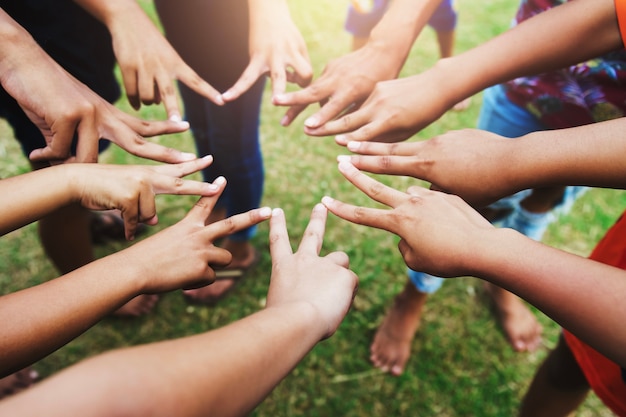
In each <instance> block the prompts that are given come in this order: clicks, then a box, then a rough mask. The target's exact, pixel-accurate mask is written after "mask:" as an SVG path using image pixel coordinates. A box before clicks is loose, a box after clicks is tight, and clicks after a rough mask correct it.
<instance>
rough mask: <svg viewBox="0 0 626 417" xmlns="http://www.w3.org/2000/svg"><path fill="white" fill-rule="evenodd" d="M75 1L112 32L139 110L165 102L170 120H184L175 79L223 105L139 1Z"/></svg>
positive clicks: (128, 89)
mask: <svg viewBox="0 0 626 417" xmlns="http://www.w3.org/2000/svg"><path fill="white" fill-rule="evenodd" d="M74 1H75V2H76V3H78V4H79V5H80V6H81V7H83V8H84V9H85V10H87V11H88V12H89V13H90V14H92V15H93V16H94V17H95V18H96V19H98V20H100V21H101V22H102V23H104V24H105V25H106V26H107V28H108V29H109V32H110V33H111V37H112V38H113V50H114V52H115V57H116V58H117V61H118V63H119V65H120V69H121V72H122V78H123V80H124V87H125V90H126V95H127V96H128V100H129V101H130V103H131V105H132V106H133V107H134V108H135V109H136V110H138V109H139V107H140V106H141V103H143V104H154V103H156V104H158V103H161V102H163V106H164V107H165V110H166V111H167V115H168V118H169V119H170V120H174V121H179V120H181V111H180V108H179V105H178V96H177V95H176V87H175V85H174V81H175V80H180V81H181V82H182V83H183V84H185V85H186V86H188V87H189V88H190V89H192V90H194V91H195V92H197V93H198V94H200V95H202V96H204V97H206V98H207V99H209V100H211V101H212V102H213V103H215V104H223V100H222V98H221V96H220V93H219V92H218V91H217V90H215V89H214V88H213V87H212V86H211V85H209V84H208V83H207V82H206V81H204V80H203V79H202V78H200V76H199V75H198V74H197V73H196V72H195V71H194V70H192V69H191V67H189V66H188V65H187V64H185V62H184V61H183V60H182V58H181V57H180V56H179V55H178V53H177V52H176V51H175V50H174V48H173V47H172V46H171V45H170V44H169V42H168V41H167V40H166V39H165V37H164V36H163V35H162V34H161V32H160V31H159V30H158V28H157V27H156V26H155V25H154V23H153V22H152V21H151V20H150V18H149V17H148V16H147V15H146V13H145V12H144V11H143V10H142V9H141V7H140V6H139V4H138V3H137V1H136V0H107V1H100V0H74Z"/></svg>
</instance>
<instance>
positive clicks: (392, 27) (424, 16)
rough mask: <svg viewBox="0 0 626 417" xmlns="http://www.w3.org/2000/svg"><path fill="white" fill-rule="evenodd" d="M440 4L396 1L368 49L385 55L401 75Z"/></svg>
mask: <svg viewBox="0 0 626 417" xmlns="http://www.w3.org/2000/svg"><path fill="white" fill-rule="evenodd" d="M440 3H441V0H420V1H415V0H393V1H392V2H391V4H390V6H389V9H388V10H387V11H386V12H385V14H384V15H383V17H382V19H381V20H380V22H378V24H377V25H376V26H375V27H374V29H373V30H372V32H371V34H370V38H369V40H368V42H367V47H371V48H375V49H377V50H379V51H381V53H384V54H385V59H386V60H389V61H391V62H393V63H394V65H396V66H397V68H398V72H400V69H401V68H402V66H403V65H404V62H405V61H406V58H407V56H408V55H409V52H410V51H411V47H412V46H413V43H414V42H415V39H417V36H418V35H419V34H420V32H421V31H422V29H423V28H424V26H426V24H427V23H428V20H429V19H430V17H431V16H432V14H433V12H434V11H435V9H436V8H437V6H439V4H440Z"/></svg>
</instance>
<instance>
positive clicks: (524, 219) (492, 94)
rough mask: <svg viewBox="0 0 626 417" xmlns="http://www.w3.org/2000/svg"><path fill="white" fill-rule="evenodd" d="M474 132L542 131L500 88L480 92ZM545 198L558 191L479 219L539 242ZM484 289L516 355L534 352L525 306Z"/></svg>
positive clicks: (496, 208)
mask: <svg viewBox="0 0 626 417" xmlns="http://www.w3.org/2000/svg"><path fill="white" fill-rule="evenodd" d="M478 128H479V129H483V130H487V131H490V132H494V133H497V134H500V135H503V136H505V137H510V138H515V137H519V136H522V135H525V134H527V133H529V132H533V131H538V130H545V127H544V126H542V125H541V124H540V123H539V122H538V121H537V120H536V119H535V117H534V116H532V115H531V114H530V113H529V112H527V111H526V110H525V109H522V108H520V107H518V106H515V105H514V104H512V103H511V102H510V101H509V100H508V99H507V98H506V94H505V93H504V91H503V89H502V87H500V86H496V87H492V88H490V89H488V90H486V91H485V92H484V98H483V107H482V109H481V114H480V119H479V123H478ZM548 196H549V197H550V198H551V199H555V198H557V197H556V196H558V190H556V191H551V192H548V191H547V190H545V191H537V192H531V191H524V192H522V193H519V194H517V195H515V196H512V197H510V198H507V199H503V200H501V201H499V202H497V203H495V204H494V205H492V206H491V207H490V208H489V210H488V211H485V212H483V215H485V217H486V218H487V219H488V220H490V221H491V222H492V223H495V222H496V220H498V221H500V223H501V225H502V226H503V227H510V228H513V229H515V230H518V231H519V232H521V233H523V234H525V235H527V236H529V237H531V238H533V239H537V240H540V239H541V237H542V235H543V231H544V230H545V228H546V227H547V225H548V224H549V223H550V222H551V221H552V219H553V215H552V214H551V209H552V207H554V206H553V205H550V204H546V203H545V200H544V197H545V198H546V199H547V198H548ZM546 206H550V208H549V210H550V211H549V212H545V213H538V214H537V215H534V213H531V212H529V211H527V210H526V209H525V207H528V208H529V209H532V210H539V209H542V210H543V209H544V208H545V207H546ZM487 213H489V214H487ZM486 214H487V215H486ZM486 289H487V294H488V295H489V296H490V298H491V300H492V302H493V306H494V308H495V310H496V317H497V318H498V320H499V322H500V325H501V327H502V329H503V331H504V333H505V335H506V337H507V339H508V340H509V342H510V343H511V345H512V346H513V348H514V349H515V350H517V351H532V350H535V349H536V348H537V347H538V346H539V345H540V343H541V333H542V331H543V329H542V327H541V326H540V324H539V322H538V321H537V319H536V318H535V316H534V315H533V314H532V312H531V311H530V310H529V309H528V307H527V305H526V303H525V302H523V301H522V300H521V299H519V297H517V296H516V295H514V294H512V293H510V292H508V291H506V290H503V289H501V288H499V287H496V286H494V285H491V284H486Z"/></svg>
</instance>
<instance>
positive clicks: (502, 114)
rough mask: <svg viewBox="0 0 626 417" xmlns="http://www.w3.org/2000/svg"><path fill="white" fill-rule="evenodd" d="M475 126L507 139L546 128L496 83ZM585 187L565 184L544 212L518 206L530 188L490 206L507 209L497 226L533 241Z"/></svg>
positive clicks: (435, 280) (424, 284)
mask: <svg viewBox="0 0 626 417" xmlns="http://www.w3.org/2000/svg"><path fill="white" fill-rule="evenodd" d="M478 128H479V129H481V130H486V131H489V132H492V133H496V134H498V135H501V136H504V137H507V138H516V137H520V136H524V135H526V134H528V133H531V132H537V131H541V130H547V128H546V127H545V126H544V125H542V124H541V123H540V122H539V121H538V120H537V118H536V117H534V116H533V115H532V114H531V113H530V112H528V111H527V110H526V109H524V108H522V107H520V106H518V105H516V104H513V103H512V102H511V101H509V99H508V98H507V97H506V94H505V92H504V88H503V87H502V86H500V85H496V86H494V87H490V88H488V89H486V90H485V91H484V92H483V105H482V108H481V110H480V117H479V119H478ZM585 190H586V187H566V189H565V194H564V196H563V198H562V199H561V201H560V202H559V203H558V204H557V205H556V206H555V207H554V208H553V210H552V211H551V212H547V213H531V212H529V211H527V210H525V209H524V208H523V207H521V205H520V202H521V201H522V200H523V199H524V198H526V197H527V196H528V195H529V194H530V192H531V191H530V190H524V191H520V192H519V193H516V194H514V195H512V196H509V197H506V198H503V199H501V200H499V201H496V202H495V203H493V204H492V205H491V206H490V207H491V208H494V209H509V210H511V213H510V214H508V215H507V216H506V217H505V218H503V219H499V221H498V225H500V226H501V227H508V228H511V229H515V230H517V231H518V232H520V233H522V234H524V235H526V236H528V237H529V238H531V239H534V240H541V238H542V236H543V232H544V231H545V229H546V228H547V227H548V225H549V224H550V223H551V222H553V221H554V220H555V219H556V217H555V213H564V212H567V211H568V210H569V209H570V208H571V206H572V204H574V202H575V201H576V198H578V197H579V196H580V195H581V194H582V193H584V192H585ZM408 276H409V279H410V280H411V282H412V283H413V285H414V286H415V288H417V290H418V291H420V292H423V293H427V294H432V293H434V292H436V291H437V290H438V289H439V288H440V287H441V285H442V283H443V278H439V277H434V276H432V275H429V274H426V273H423V272H418V271H413V270H412V269H409V272H408Z"/></svg>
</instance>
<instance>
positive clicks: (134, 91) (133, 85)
mask: <svg viewBox="0 0 626 417" xmlns="http://www.w3.org/2000/svg"><path fill="white" fill-rule="evenodd" d="M123 67H124V68H122V79H123V80H124V89H125V90H126V97H128V102H129V103H130V105H131V106H132V107H133V109H135V110H139V108H140V107H141V103H140V101H139V91H138V87H137V71H136V70H135V69H134V68H133V67H127V66H126V65H124V66H123Z"/></svg>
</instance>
